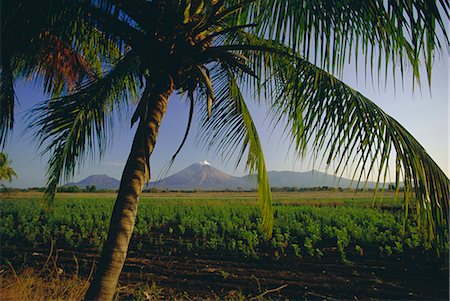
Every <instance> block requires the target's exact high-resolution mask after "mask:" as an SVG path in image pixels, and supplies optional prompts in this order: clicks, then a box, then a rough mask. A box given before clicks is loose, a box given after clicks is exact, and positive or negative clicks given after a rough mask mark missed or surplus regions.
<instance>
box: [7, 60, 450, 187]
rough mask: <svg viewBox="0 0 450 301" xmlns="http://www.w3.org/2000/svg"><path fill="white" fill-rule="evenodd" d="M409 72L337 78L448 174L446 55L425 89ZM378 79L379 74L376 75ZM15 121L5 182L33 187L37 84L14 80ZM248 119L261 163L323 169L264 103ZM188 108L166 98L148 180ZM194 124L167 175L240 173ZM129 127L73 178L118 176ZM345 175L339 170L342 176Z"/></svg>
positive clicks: (40, 173)
mask: <svg viewBox="0 0 450 301" xmlns="http://www.w3.org/2000/svg"><path fill="white" fill-rule="evenodd" d="M410 78H411V74H410V73H409V72H408V71H407V72H406V73H405V84H404V87H403V88H402V85H401V84H400V83H401V80H400V79H397V87H396V89H394V85H393V79H392V76H389V78H388V80H387V85H386V86H384V84H382V85H381V86H378V85H377V84H375V85H373V84H372V81H371V80H370V77H368V80H367V81H365V80H364V73H363V72H359V73H358V76H356V74H355V68H354V66H349V67H348V68H346V70H345V72H344V78H343V80H344V81H345V82H346V83H347V84H349V85H350V86H352V87H353V88H356V89H357V90H359V91H360V92H361V93H362V94H364V95H365V96H366V97H368V98H369V99H371V100H373V101H375V103H376V104H378V105H379V106H380V107H381V108H382V109H384V110H385V111H386V112H387V113H388V114H390V115H391V116H393V117H394V118H395V119H397V120H398V121H399V122H400V123H401V124H402V125H403V126H405V127H406V128H407V129H408V130H409V131H410V132H411V133H412V134H413V135H414V136H415V137H416V139H417V140H418V141H419V142H420V143H421V144H422V145H423V146H424V147H425V149H426V150H427V151H428V153H429V154H430V155H431V156H432V158H433V159H434V160H435V161H436V162H437V164H438V165H439V166H440V167H441V168H442V170H443V171H444V172H445V173H446V174H447V176H448V175H449V170H450V166H449V114H450V110H449V104H448V102H449V101H448V100H449V86H450V81H449V62H448V54H441V55H440V57H439V58H437V60H436V62H435V64H434V69H433V77H432V86H431V91H430V89H429V88H428V84H427V83H426V81H425V78H426V75H425V73H424V75H423V78H424V81H423V83H422V87H421V90H420V89H419V88H417V87H416V89H415V91H414V93H413V92H412V85H411V80H410ZM382 82H384V78H382ZM15 88H16V96H17V100H18V105H17V107H16V124H15V129H14V131H13V136H12V139H10V142H9V144H8V145H7V146H6V148H5V151H6V152H7V153H8V155H9V158H10V159H11V160H13V163H12V167H13V168H14V169H15V171H16V172H17V174H18V178H17V179H15V180H14V181H13V182H12V183H4V184H6V186H14V187H35V186H44V185H45V174H46V163H47V159H48V157H45V156H44V157H41V155H40V152H39V151H38V145H37V141H35V140H33V133H32V132H29V131H25V124H26V120H25V113H26V112H27V111H28V110H29V109H30V108H31V107H32V106H33V105H34V104H36V103H37V101H40V100H43V99H46V96H45V95H43V94H42V90H41V88H40V87H38V86H36V85H34V84H32V83H27V82H23V81H21V82H17V83H16V86H15ZM250 109H251V110H252V114H253V118H254V119H255V122H256V125H257V127H258V130H259V134H260V136H261V141H262V144H263V149H264V151H265V158H266V165H267V168H268V169H269V170H290V171H307V170H310V169H312V168H313V167H314V169H319V170H325V167H324V166H312V165H311V164H310V160H308V159H307V160H304V161H301V160H298V159H296V157H295V156H294V155H293V154H292V153H291V152H289V151H288V143H286V142H285V140H284V139H283V138H282V137H281V136H282V135H281V132H282V131H281V129H275V131H272V129H271V128H270V122H269V120H268V119H266V118H265V117H266V115H265V112H266V111H265V108H264V107H258V106H256V105H250ZM187 114H188V107H187V106H186V104H185V103H183V102H181V101H180V98H179V97H178V96H177V95H173V96H172V97H171V99H170V103H169V108H168V111H167V115H166V116H165V118H164V120H163V122H162V126H161V129H160V134H159V138H158V141H157V145H156V148H155V151H154V153H153V155H152V157H151V161H150V164H151V168H152V179H153V180H154V179H156V178H157V177H159V176H161V171H162V170H163V167H164V166H165V164H167V162H168V161H169V160H170V158H171V156H172V155H173V153H174V152H175V151H176V149H177V147H178V145H179V143H180V142H181V139H182V136H183V134H184V130H185V126H186V122H187ZM196 129H197V127H196V126H194V127H193V130H192V131H191V133H190V135H189V138H188V141H187V142H186V145H185V146H184V148H183V150H182V152H181V153H180V154H179V156H178V158H177V160H176V161H175V163H174V164H173V166H172V168H171V169H170V171H169V172H168V174H167V175H170V174H173V173H175V172H177V171H179V170H181V169H183V168H185V167H187V166H189V165H190V164H192V163H194V162H198V161H203V160H208V161H209V162H210V163H211V164H212V165H213V166H215V167H216V168H219V169H221V170H223V171H225V172H227V173H229V174H232V175H243V174H244V173H245V171H244V168H243V166H239V167H238V168H237V169H235V162H234V161H230V162H223V161H221V159H220V158H219V157H218V156H216V155H215V154H214V153H212V152H207V151H206V150H204V149H203V148H202V147H201V146H200V145H198V143H197V141H198V139H197V131H196ZM134 130H135V128H133V129H130V126H129V120H126V121H122V122H121V123H120V122H117V123H116V126H115V129H114V136H113V138H112V139H111V145H110V147H109V148H108V150H107V152H106V154H105V156H104V158H103V160H102V161H97V160H92V161H86V162H85V164H84V165H83V166H81V168H80V169H79V171H78V172H77V173H76V175H75V177H74V179H73V180H74V181H78V180H81V179H83V178H84V177H86V176H88V175H92V174H107V175H109V176H112V177H115V178H117V179H120V176H121V173H122V169H123V166H124V163H125V161H126V158H127V156H128V153H129V150H130V146H131V142H132V138H133V135H134ZM347 175H350V172H349V173H348V174H346V173H344V176H347Z"/></svg>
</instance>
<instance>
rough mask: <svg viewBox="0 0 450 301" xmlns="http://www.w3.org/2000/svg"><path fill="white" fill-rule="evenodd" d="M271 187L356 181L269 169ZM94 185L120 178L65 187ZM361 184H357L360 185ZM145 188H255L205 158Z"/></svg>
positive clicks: (112, 185) (107, 185) (114, 185)
mask: <svg viewBox="0 0 450 301" xmlns="http://www.w3.org/2000/svg"><path fill="white" fill-rule="evenodd" d="M268 174H269V181H270V186H271V187H280V188H281V187H295V188H314V187H324V186H326V187H342V188H356V184H357V183H356V182H352V181H351V180H349V179H345V178H341V179H339V178H338V177H335V176H333V175H329V174H327V173H323V172H320V171H308V172H294V171H269V173H268ZM92 185H95V186H96V188H97V189H119V185H120V181H119V180H117V179H114V178H111V177H109V176H107V175H93V176H90V177H87V178H86V179H84V180H82V181H80V182H77V183H68V184H66V185H65V186H78V187H80V188H84V187H86V186H92ZM363 186H364V183H360V185H359V187H360V188H362V187H363ZM374 187H375V183H373V182H369V183H368V184H367V188H374ZM145 188H146V189H150V188H160V189H169V190H195V189H200V190H225V189H229V190H238V189H239V190H250V189H254V188H256V180H255V178H254V177H250V176H243V177H234V176H231V175H229V174H226V173H224V172H223V171H220V170H218V169H217V168H215V167H213V166H211V164H209V163H208V162H207V161H202V162H199V163H194V164H192V165H190V166H189V167H187V168H185V169H183V170H181V171H179V172H177V173H175V174H173V175H171V176H169V177H166V178H164V179H162V180H159V181H155V182H151V183H148V184H147V185H146V186H145Z"/></svg>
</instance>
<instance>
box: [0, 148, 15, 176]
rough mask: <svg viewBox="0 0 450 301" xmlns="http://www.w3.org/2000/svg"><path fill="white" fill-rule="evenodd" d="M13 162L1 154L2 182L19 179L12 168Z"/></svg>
mask: <svg viewBox="0 0 450 301" xmlns="http://www.w3.org/2000/svg"><path fill="white" fill-rule="evenodd" d="M11 163H12V161H10V160H8V155H7V154H5V153H3V152H0V181H5V180H6V181H9V182H11V181H12V179H13V177H17V174H16V172H15V171H14V170H13V169H12V167H11V166H10V165H11Z"/></svg>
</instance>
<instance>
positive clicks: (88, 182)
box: [64, 175, 120, 189]
mask: <svg viewBox="0 0 450 301" xmlns="http://www.w3.org/2000/svg"><path fill="white" fill-rule="evenodd" d="M92 185H95V187H96V188H97V189H119V185H120V181H119V180H117V179H114V178H112V177H109V176H107V175H92V176H89V177H87V178H85V179H83V180H81V181H80V182H76V183H67V184H66V185H64V186H78V187H80V188H84V187H86V186H92Z"/></svg>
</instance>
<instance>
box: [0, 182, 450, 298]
mask: <svg viewBox="0 0 450 301" xmlns="http://www.w3.org/2000/svg"><path fill="white" fill-rule="evenodd" d="M114 196H115V195H114V194H108V193H92V194H89V193H83V194H81V193H73V194H60V195H59V197H58V198H59V199H58V200H57V201H56V203H55V206H54V208H53V211H52V212H51V213H50V214H46V215H43V214H42V212H41V209H40V206H39V202H40V201H39V200H40V195H38V194H35V193H17V194H3V195H1V196H0V199H1V200H0V202H1V213H0V234H1V237H2V243H1V270H2V277H4V278H5V279H9V280H8V281H4V284H3V286H2V289H3V290H5V289H8V288H10V287H12V283H13V282H14V281H16V282H20V281H22V280H20V279H21V278H20V277H18V276H14V275H15V273H16V274H18V275H21V273H22V275H23V273H26V272H27V271H29V270H30V269H34V270H36V271H42V270H46V269H47V270H48V266H49V262H51V263H52V266H53V267H54V270H56V271H59V272H60V274H63V275H64V277H65V279H67V278H70V277H73V275H77V276H78V275H79V276H80V278H82V279H86V278H87V277H88V275H89V273H90V271H91V269H92V267H93V263H94V261H95V258H96V256H98V254H99V252H100V250H101V246H102V244H103V242H104V241H105V239H106V233H107V226H108V223H109V217H110V214H111V211H112V206H113V202H114ZM274 204H275V215H276V218H275V227H274V234H273V236H272V237H271V238H268V237H266V236H265V235H264V234H263V233H262V232H261V230H260V229H259V223H260V220H261V218H260V213H259V209H258V206H257V202H256V195H255V194H254V193H243V192H240V193H233V192H223V193H212V192H211V193H206V192H197V193H155V194H144V195H143V196H142V197H141V200H140V207H139V214H138V219H137V223H136V228H135V233H134V237H133V239H132V244H131V246H130V252H129V256H128V259H127V262H126V265H125V268H124V272H123V273H122V278H121V285H122V287H129V286H133V285H134V287H135V288H136V286H137V287H139V289H137V290H136V289H135V290H134V291H133V293H130V294H129V295H132V296H134V297H135V298H138V299H139V298H141V299H149V298H150V297H151V296H152V295H153V296H155V294H156V296H157V297H158V298H161V297H164V298H167V299H173V298H185V299H193V298H197V297H199V298H213V299H215V298H217V299H225V298H230V299H252V298H253V299H264V298H268V299H270V298H286V297H287V298H290V299H308V300H309V299H328V300H333V299H346V300H348V299H353V300H359V299H416V300H417V299H448V280H449V278H448V267H445V262H444V261H445V260H443V258H446V256H447V255H446V254H444V255H441V257H438V256H437V254H436V252H435V251H434V250H432V246H431V245H430V244H429V243H427V242H426V241H424V239H423V233H421V230H420V229H419V227H418V226H417V222H416V220H415V217H414V214H410V215H409V216H408V217H407V218H406V219H405V215H404V213H403V211H402V210H401V209H402V208H401V203H400V202H399V201H398V200H394V195H393V194H390V193H386V194H385V195H384V198H383V201H382V202H381V201H375V202H373V195H372V193H370V192H367V193H358V194H355V193H354V192H350V191H343V192H338V191H331V192H330V191H324V192H321V191H311V192H290V193H283V192H277V193H275V194H274ZM447 266H448V265H447ZM59 272H58V273H59ZM58 273H57V274H58ZM11 275H13V276H11ZM8 277H9V278H8ZM14 277H16V278H14ZM61 277H62V276H61ZM64 277H63V278H64ZM11 279H12V280H11ZM14 279H15V280H14ZM22 282H23V281H22ZM5 283H7V284H5ZM80 285H81V284H80ZM83 285H85V284H83ZM8 286H9V287H8ZM119 295H120V296H122V297H123V296H126V295H127V293H126V292H125V293H123V294H119ZM0 296H1V295H0Z"/></svg>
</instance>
